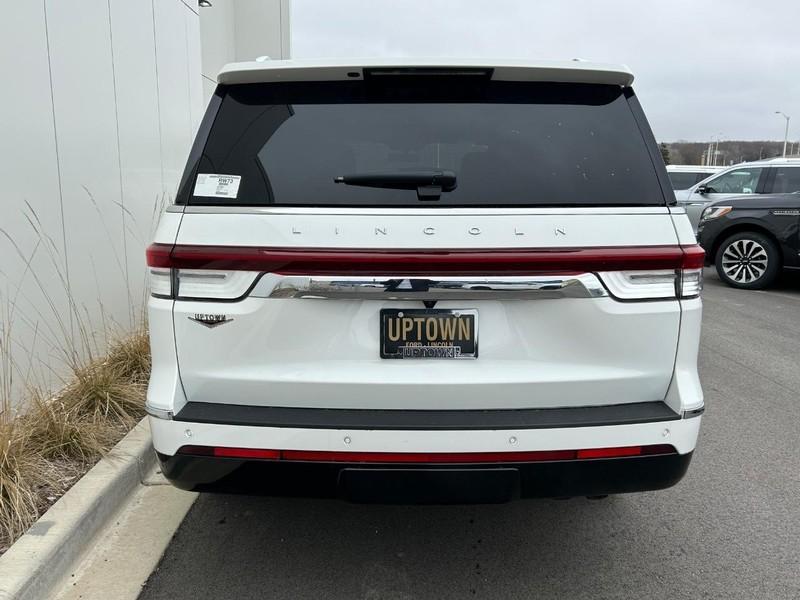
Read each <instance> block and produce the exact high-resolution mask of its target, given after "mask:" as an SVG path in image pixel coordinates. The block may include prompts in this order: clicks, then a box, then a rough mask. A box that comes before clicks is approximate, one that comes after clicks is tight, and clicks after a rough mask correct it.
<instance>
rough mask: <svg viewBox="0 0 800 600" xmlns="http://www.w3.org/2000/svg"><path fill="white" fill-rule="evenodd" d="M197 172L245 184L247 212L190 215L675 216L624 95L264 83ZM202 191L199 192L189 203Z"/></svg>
mask: <svg viewBox="0 0 800 600" xmlns="http://www.w3.org/2000/svg"><path fill="white" fill-rule="evenodd" d="M425 169H428V170H429V169H445V170H451V171H453V172H455V173H456V176H457V187H456V189H455V190H453V191H451V192H445V193H442V195H441V197H440V198H439V200H436V201H433V202H421V201H420V200H418V199H417V194H416V191H415V190H405V189H383V188H375V187H356V186H350V185H341V184H336V183H334V178H335V177H337V176H340V175H348V174H362V173H374V172H390V173H395V172H403V171H418V170H425ZM197 172H199V173H217V174H225V175H238V176H241V182H240V186H239V190H238V196H237V197H236V198H235V199H227V198H226V199H222V200H220V199H219V198H207V197H199V196H193V197H190V198H183V199H180V198H179V200H178V201H179V202H181V201H183V202H186V201H187V200H188V202H189V203H190V204H219V203H231V204H244V205H270V204H275V205H312V206H313V205H337V206H364V205H371V206H384V205H393V206H398V205H401V206H434V207H435V206H503V205H509V206H520V205H522V206H565V205H570V206H578V205H609V206H617V205H664V203H665V200H664V195H663V193H662V190H661V188H660V185H659V180H658V176H657V173H656V170H655V167H654V165H653V162H652V160H651V158H650V155H649V154H648V147H647V145H646V142H645V140H644V138H643V136H642V134H641V132H640V130H639V127H638V125H637V122H636V120H635V118H634V115H633V112H632V110H631V106H630V105H629V103H628V98H627V97H626V95H625V92H624V90H623V89H622V88H620V87H619V86H604V85H578V84H552V83H551V84H543V83H511V82H489V81H482V82H480V83H472V84H468V85H467V84H465V85H460V84H453V83H452V82H451V84H447V85H442V84H441V83H432V82H430V81H428V82H423V83H414V82H410V81H403V82H402V85H400V84H397V83H394V84H379V83H375V82H369V81H359V82H341V83H340V82H330V83H306V84H291V83H280V84H275V83H271V84H251V85H239V86H231V87H230V88H227V89H226V90H225V95H224V98H223V100H222V103H221V106H220V109H219V113H218V115H217V117H216V120H215V122H214V125H213V127H212V128H211V131H210V134H209V137H208V140H207V142H206V146H205V149H204V151H203V154H202V157H201V158H200V161H199V165H198V169H197ZM190 191H191V190H187V195H188V193H189V192H190Z"/></svg>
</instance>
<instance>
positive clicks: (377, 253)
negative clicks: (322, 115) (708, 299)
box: [147, 244, 705, 275]
mask: <svg viewBox="0 0 800 600" xmlns="http://www.w3.org/2000/svg"><path fill="white" fill-rule="evenodd" d="M704 254H705V253H704V251H703V249H702V248H701V247H700V246H624V247H623V246H620V247H616V246H614V247H602V248H524V249H514V250H499V249H487V250H430V249H426V250H363V249H357V250H355V249H354V250H347V249H318V248H314V249H307V248H306V249H302V248H257V247H239V246H189V245H176V246H172V245H169V244H153V245H151V246H150V247H149V248H148V249H147V264H148V266H150V267H161V268H176V269H218V270H227V271H261V272H269V273H280V274H283V275H470V274H476V273H480V274H487V273H498V274H506V275H530V274H537V273H585V272H591V271H635V270H652V269H694V268H700V267H702V266H703V256H704Z"/></svg>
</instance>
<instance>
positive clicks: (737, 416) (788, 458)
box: [141, 270, 800, 600]
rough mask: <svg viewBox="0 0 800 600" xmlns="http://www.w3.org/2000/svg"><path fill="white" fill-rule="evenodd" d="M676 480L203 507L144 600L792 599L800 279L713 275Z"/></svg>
mask: <svg viewBox="0 0 800 600" xmlns="http://www.w3.org/2000/svg"><path fill="white" fill-rule="evenodd" d="M704 298H705V314H704V322H703V336H702V348H701V357H700V367H701V375H702V378H703V383H704V388H705V393H706V403H707V412H706V415H705V417H704V422H703V428H702V432H701V439H700V442H699V447H698V450H697V452H696V453H695V458H694V461H693V463H692V466H691V467H690V469H689V473H688V475H687V476H686V478H685V479H684V480H683V481H682V482H681V483H680V484H679V485H678V486H676V487H674V488H671V489H669V490H665V491H661V492H655V493H645V494H636V495H627V496H617V497H611V498H608V499H605V500H587V499H584V498H575V499H572V500H560V501H559V500H547V501H524V502H516V503H511V504H506V505H499V506H456V507H438V506H434V507H424V506H422V507H390V506H389V507H387V506H359V505H349V504H345V503H341V502H333V501H316V500H291V499H264V498H249V497H236V496H209V495H201V496H200V497H199V498H198V500H197V502H196V503H195V505H194V506H193V508H192V509H191V511H190V512H189V514H188V515H187V517H186V519H185V520H184V522H183V524H182V525H181V527H180V528H179V530H178V532H177V533H176V535H175V537H174V539H173V541H172V543H171V545H170V547H169V548H168V549H167V551H166V553H165V555H164V557H163V558H162V561H161V563H160V565H159V567H158V568H157V570H156V571H155V572H154V573H153V575H152V576H151V577H150V579H149V581H148V583H147V585H146V586H145V588H144V590H143V592H142V595H141V598H144V599H150V598H152V599H160V598H172V599H181V598H191V599H193V600H198V599H203V598H214V599H219V598H237V599H246V598H292V599H298V598H326V599H332V598H348V599H353V598H364V599H379V598H380V599H397V600H399V599H403V600H405V599H410V598H433V599H444V598H474V597H477V598H569V599H578V598H592V599H599V598H637V599H638V598H657V597H662V598H670V599H676V598H748V599H749V598H769V599H771V598H800V468H799V467H800V435H799V433H800V427H799V426H798V424H799V423H800V276H784V277H783V278H782V279H781V281H780V283H779V284H778V285H777V286H776V287H775V288H773V289H771V290H770V291H766V292H743V291H738V290H733V289H731V288H728V287H726V286H724V285H723V284H722V283H720V282H719V280H718V279H717V277H716V275H715V274H714V273H713V272H712V271H710V270H707V272H706V289H705V292H704Z"/></svg>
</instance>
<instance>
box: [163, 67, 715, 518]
mask: <svg viewBox="0 0 800 600" xmlns="http://www.w3.org/2000/svg"><path fill="white" fill-rule="evenodd" d="M632 80H633V76H632V75H631V73H630V72H629V71H628V70H627V69H626V68H625V67H620V66H612V65H603V64H594V63H589V62H552V63H547V62H541V63H539V62H514V61H508V62H500V63H497V64H481V63H474V62H470V63H467V62H460V61H448V62H444V63H442V62H441V61H440V62H435V61H424V60H423V61H419V60H417V61H415V62H413V63H410V64H409V63H404V62H402V61H400V62H398V61H372V62H369V63H367V64H361V63H357V62H354V61H325V62H321V61H313V62H310V61H272V62H270V61H267V62H252V63H236V64H232V65H229V66H227V67H225V68H224V69H223V70H222V72H221V73H220V75H219V79H218V83H219V85H218V87H217V89H216V92H215V93H214V95H213V97H212V98H211V101H210V103H209V106H208V109H207V111H206V114H205V118H204V119H203V122H202V124H201V126H200V129H199V131H198V134H197V139H196V140H195V142H194V146H193V148H192V150H191V153H190V156H189V159H188V164H187V166H186V170H185V173H184V175H183V179H182V181H181V184H180V186H179V190H178V194H177V198H176V203H175V205H174V206H170V207H169V208H168V209H167V211H166V213H165V214H164V215H163V217H162V219H161V222H160V225H159V227H158V230H157V233H156V235H155V240H154V243H153V244H152V245H151V246H150V247H149V248H148V251H147V264H148V268H149V277H150V290H151V297H150V301H149V320H150V331H151V342H152V353H153V372H152V377H151V380H150V387H149V390H148V398H147V410H148V413H149V414H150V416H151V421H150V423H151V427H152V434H153V444H154V446H155V450H156V452H157V454H158V457H159V460H160V461H161V465H162V468H163V472H164V474H165V475H166V477H167V478H168V479H169V480H170V481H172V482H173V483H174V484H175V485H176V486H178V487H181V488H185V489H192V490H200V491H228V492H246V493H263V494H270V495H301V496H327V497H339V498H345V499H348V500H353V501H364V502H369V501H378V502H502V501H505V500H508V499H512V498H517V497H537V496H538V497H541V496H574V495H587V496H597V495H605V494H611V493H621V492H633V491H639V490H653V489H659V488H665V487H668V486H670V485H673V484H674V483H676V482H677V481H678V480H679V479H680V478H681V477H682V476H683V474H684V473H685V472H686V469H687V467H688V465H689V461H690V459H691V456H692V452H693V450H694V448H695V444H696V441H697V436H698V430H699V427H700V421H701V417H700V415H701V414H702V412H703V408H704V405H703V394H702V391H701V388H700V382H699V380H698V376H697V350H698V341H699V335H700V316H701V301H700V298H699V294H700V288H701V275H702V273H701V268H702V266H703V251H702V249H700V248H699V247H698V246H697V245H696V242H695V238H694V234H693V232H692V227H691V226H690V224H689V221H688V220H687V218H686V215H685V214H684V212H683V211H682V209H677V208H675V207H674V202H675V200H674V196H673V192H672V189H671V186H670V183H669V179H668V178H667V173H666V171H665V168H664V164H663V163H662V161H661V157H660V154H659V151H658V148H657V147H656V143H655V141H654V139H653V135H652V133H651V131H650V129H649V126H648V124H647V121H646V119H645V116H644V113H643V112H642V109H641V107H640V106H639V103H638V102H637V99H636V96H635V95H634V93H633V90H632V89H631V82H632Z"/></svg>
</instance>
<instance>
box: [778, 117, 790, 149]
mask: <svg viewBox="0 0 800 600" xmlns="http://www.w3.org/2000/svg"><path fill="white" fill-rule="evenodd" d="M775 114H776V115H781V116H783V118H784V119H786V131H785V132H784V134H783V156H784V157H785V156H786V142H788V141H789V119H790V118H791V117H789V115H787V114H786V113H784V112H781V111H779V110H776V111H775Z"/></svg>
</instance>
